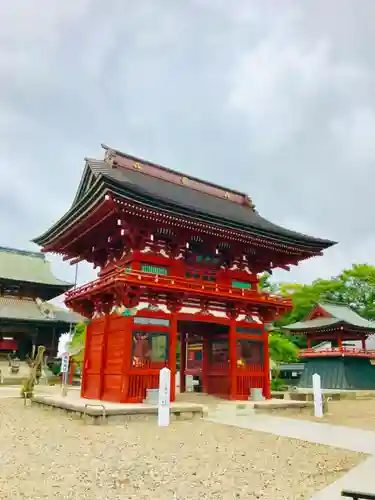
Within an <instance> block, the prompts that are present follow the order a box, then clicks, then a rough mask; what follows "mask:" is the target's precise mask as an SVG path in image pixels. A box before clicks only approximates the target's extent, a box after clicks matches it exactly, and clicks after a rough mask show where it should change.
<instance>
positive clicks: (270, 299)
mask: <svg viewBox="0 0 375 500" xmlns="http://www.w3.org/2000/svg"><path fill="white" fill-rule="evenodd" d="M118 282H124V283H127V284H134V285H143V286H151V287H153V288H159V289H162V290H175V291H181V292H188V293H190V295H191V294H194V295H203V296H204V295H206V296H207V295H211V296H217V297H223V298H226V299H236V300H249V299H251V300H252V301H253V302H255V303H262V304H269V305H276V306H279V307H285V308H287V309H290V308H291V307H292V302H291V299H290V298H287V297H281V296H279V295H275V294H270V293H267V292H258V291H257V290H249V289H246V288H237V287H232V286H230V285H220V284H217V283H212V282H206V281H201V280H196V279H189V278H181V277H174V276H165V275H158V274H151V273H145V272H141V271H132V272H127V273H123V272H121V273H119V271H118V270H117V271H116V272H113V273H110V274H109V275H107V276H105V277H102V278H98V279H97V280H95V281H92V282H90V283H87V284H86V285H83V286H80V287H78V288H75V289H74V290H71V291H70V292H67V294H66V302H67V303H69V302H70V301H71V300H74V299H76V298H79V297H82V296H84V295H86V294H95V293H99V292H102V291H104V290H108V288H110V287H111V286H112V285H114V284H115V283H118Z"/></svg>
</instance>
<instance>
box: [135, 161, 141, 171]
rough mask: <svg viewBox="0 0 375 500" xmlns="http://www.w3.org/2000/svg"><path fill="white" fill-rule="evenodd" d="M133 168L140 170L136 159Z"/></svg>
mask: <svg viewBox="0 0 375 500" xmlns="http://www.w3.org/2000/svg"><path fill="white" fill-rule="evenodd" d="M133 168H135V169H136V170H141V169H142V165H141V164H140V163H139V162H138V161H136V162H135V163H133Z"/></svg>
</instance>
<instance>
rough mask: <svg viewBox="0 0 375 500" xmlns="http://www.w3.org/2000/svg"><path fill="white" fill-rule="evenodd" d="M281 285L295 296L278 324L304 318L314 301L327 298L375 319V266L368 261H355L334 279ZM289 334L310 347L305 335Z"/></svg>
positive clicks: (283, 291)
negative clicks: (287, 311)
mask: <svg viewBox="0 0 375 500" xmlns="http://www.w3.org/2000/svg"><path fill="white" fill-rule="evenodd" d="M278 288H279V291H280V293H281V294H282V295H285V296H288V295H289V296H290V297H291V298H292V301H293V309H292V311H290V312H289V313H287V314H286V315H285V316H283V317H282V318H280V319H278V320H277V321H275V323H274V326H275V327H276V328H277V327H279V328H280V327H282V326H285V325H287V324H290V323H295V322H297V321H301V320H303V319H304V318H305V317H306V316H307V315H308V314H309V312H310V311H311V310H312V308H313V307H314V304H316V303H317V302H324V301H330V302H335V303H337V304H343V305H348V306H350V307H352V308H353V309H354V310H355V311H356V312H357V313H358V314H359V315H361V316H363V317H364V318H367V319H370V320H375V267H373V266H370V265H368V264H354V265H353V267H352V268H350V269H345V270H344V271H342V272H341V273H340V274H339V275H338V276H335V277H333V278H331V279H330V280H323V279H317V280H315V281H313V282H312V283H311V284H309V285H300V284H286V283H284V284H280V285H279V287H278ZM287 337H288V338H289V339H290V340H291V341H292V342H294V343H295V344H296V345H298V346H299V347H301V348H304V347H306V339H305V337H304V336H300V335H287Z"/></svg>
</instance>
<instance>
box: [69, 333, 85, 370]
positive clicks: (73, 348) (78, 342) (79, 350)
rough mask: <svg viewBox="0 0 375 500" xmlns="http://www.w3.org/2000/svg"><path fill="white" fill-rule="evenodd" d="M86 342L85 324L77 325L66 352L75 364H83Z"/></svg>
mask: <svg viewBox="0 0 375 500" xmlns="http://www.w3.org/2000/svg"><path fill="white" fill-rule="evenodd" d="M85 340H86V325H85V323H77V324H76V326H75V328H74V332H73V336H72V340H71V341H70V342H69V343H68V352H69V354H70V355H71V358H72V359H73V361H74V362H76V363H79V364H80V363H83V357H84V350H85Z"/></svg>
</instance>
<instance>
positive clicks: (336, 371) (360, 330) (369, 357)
mask: <svg viewBox="0 0 375 500" xmlns="http://www.w3.org/2000/svg"><path fill="white" fill-rule="evenodd" d="M284 328H285V329H286V330H288V331H289V332H291V333H294V334H303V335H305V336H306V339H307V346H308V347H307V349H301V351H300V358H301V361H302V362H303V363H304V365H305V367H304V371H303V373H302V376H301V378H300V381H299V387H301V388H311V387H312V376H313V375H314V373H318V374H319V375H320V376H321V384H322V388H323V389H343V390H375V366H374V364H375V350H374V349H371V348H370V349H369V348H368V346H367V342H368V339H369V337H370V336H372V335H373V334H375V322H372V321H368V320H366V319H364V318H362V317H361V316H359V315H358V314H357V313H356V312H354V311H353V310H352V309H351V308H350V307H347V306H343V305H339V304H331V303H327V302H324V303H319V304H316V305H315V306H314V308H313V310H312V311H311V313H310V314H309V315H308V316H307V318H306V319H305V320H304V321H299V322H298V323H293V324H291V325H286V326H284Z"/></svg>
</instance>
